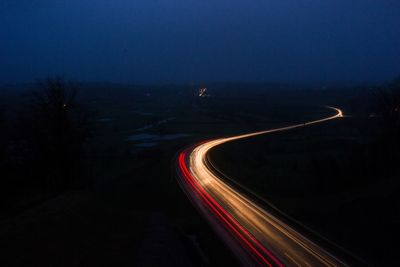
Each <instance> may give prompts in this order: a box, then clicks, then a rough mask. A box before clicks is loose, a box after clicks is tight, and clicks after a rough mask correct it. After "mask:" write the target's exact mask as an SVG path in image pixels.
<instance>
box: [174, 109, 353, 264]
mask: <svg viewBox="0 0 400 267" xmlns="http://www.w3.org/2000/svg"><path fill="white" fill-rule="evenodd" d="M328 108H330V109H333V110H335V112H336V114H335V115H332V116H330V117H327V118H323V119H319V120H314V121H310V122H306V123H301V124H295V125H291V126H286V127H281V128H276V129H271V130H266V131H260V132H254V133H249V134H243V135H238V136H232V137H227V138H219V139H215V140H210V141H206V142H203V143H201V144H198V145H196V146H193V147H191V148H188V149H186V150H185V151H183V152H181V153H180V154H179V156H178V160H177V169H178V174H179V175H178V177H179V178H178V181H179V184H180V186H181V187H182V189H183V190H184V192H185V193H186V195H187V196H188V198H189V199H190V200H191V202H192V203H193V204H194V205H195V206H196V207H197V208H198V209H199V210H200V211H201V213H202V214H203V215H204V217H205V218H206V219H207V220H208V221H209V222H210V223H211V225H212V227H213V228H214V230H215V231H216V232H217V234H218V235H219V236H220V238H221V239H222V240H223V241H224V242H225V243H226V244H227V245H228V246H229V247H230V249H231V250H232V251H233V252H234V254H235V255H236V256H237V257H238V258H239V260H240V261H241V263H242V264H243V265H248V266H346V264H345V263H344V262H342V261H341V260H340V259H338V258H337V257H335V256H334V255H333V254H331V253H329V252H328V251H326V250H325V249H323V248H321V247H320V246H318V245H317V244H316V243H315V242H313V241H311V240H310V239H308V238H307V237H305V236H304V235H302V234H301V233H299V232H298V231H296V230H295V229H294V228H293V227H291V226H289V225H288V224H287V223H285V222H284V221H282V220H280V219H279V218H278V217H277V216H276V215H274V214H273V213H272V212H270V211H268V210H266V209H265V208H264V207H261V206H260V205H258V204H257V203H256V202H255V201H253V200H252V199H251V198H250V197H249V196H246V194H244V193H243V191H242V190H241V191H238V190H237V189H235V188H234V187H233V186H232V185H231V184H229V183H227V182H225V181H224V179H222V178H221V177H219V174H218V173H217V172H216V171H214V170H213V168H212V167H211V164H210V162H209V161H208V153H209V151H210V150H211V149H212V148H214V147H216V146H218V145H221V144H224V143H226V142H230V141H234V140H238V139H243V138H248V137H253V136H257V135H262V134H269V133H274V132H280V131H287V130H291V129H296V128H300V127H304V126H307V125H312V124H317V123H322V122H325V121H329V120H333V119H336V118H340V117H343V113H342V111H341V110H340V109H338V108H334V107H328Z"/></svg>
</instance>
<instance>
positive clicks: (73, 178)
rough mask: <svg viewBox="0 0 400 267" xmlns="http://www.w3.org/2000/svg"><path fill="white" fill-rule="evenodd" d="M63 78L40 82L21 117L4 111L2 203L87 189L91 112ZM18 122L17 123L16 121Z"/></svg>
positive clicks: (0, 141) (0, 149)
mask: <svg viewBox="0 0 400 267" xmlns="http://www.w3.org/2000/svg"><path fill="white" fill-rule="evenodd" d="M77 92H78V91H77V89H76V87H75V86H73V85H72V84H70V83H67V82H65V81H64V80H63V79H62V78H48V79H46V80H45V81H43V82H40V83H39V85H38V88H37V89H36V90H35V91H34V92H32V93H31V94H30V96H29V97H28V100H27V101H23V103H22V104H21V106H19V107H16V110H17V114H15V115H14V114H8V115H9V116H5V115H4V114H5V111H4V110H2V109H1V108H0V129H1V133H0V168H1V173H2V174H1V179H0V198H2V199H1V203H2V206H3V207H1V208H2V209H3V208H7V207H4V206H5V205H7V203H8V204H9V203H10V201H14V199H21V198H22V199H23V198H25V197H28V196H35V197H39V198H40V197H41V196H47V195H52V194H58V193H61V192H63V191H66V190H70V189H73V188H78V187H83V186H86V185H88V183H89V179H88V175H87V172H86V166H85V157H84V155H85V153H84V150H85V144H86V142H87V141H88V139H89V137H90V136H91V132H92V131H91V126H90V120H89V118H90V112H89V111H88V109H87V108H86V107H85V106H84V105H83V104H82V103H81V102H80V101H79V100H78V98H77ZM13 116H14V117H13Z"/></svg>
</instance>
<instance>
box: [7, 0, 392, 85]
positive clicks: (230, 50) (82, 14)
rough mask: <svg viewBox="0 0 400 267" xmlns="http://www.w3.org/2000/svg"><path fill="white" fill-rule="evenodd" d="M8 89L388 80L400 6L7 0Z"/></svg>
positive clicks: (378, 1)
mask: <svg viewBox="0 0 400 267" xmlns="http://www.w3.org/2000/svg"><path fill="white" fill-rule="evenodd" d="M0 36H1V37H0V60H1V64H0V82H7V83H8V82H29V81H34V80H36V79H41V78H44V77H46V76H48V75H55V74H58V75H64V76H65V77H67V78H68V79H72V80H80V81H110V82H128V83H167V82H192V81H194V82H206V81H244V82H245V81H255V82H263V81H274V82H327V83H329V82H382V81H386V80H390V79H392V78H394V77H395V76H397V75H400V1H399V0H112V1H111V0H1V1H0Z"/></svg>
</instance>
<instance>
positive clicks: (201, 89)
mask: <svg viewBox="0 0 400 267" xmlns="http://www.w3.org/2000/svg"><path fill="white" fill-rule="evenodd" d="M206 93H207V88H205V87H204V88H200V90H199V97H205V96H206Z"/></svg>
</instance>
